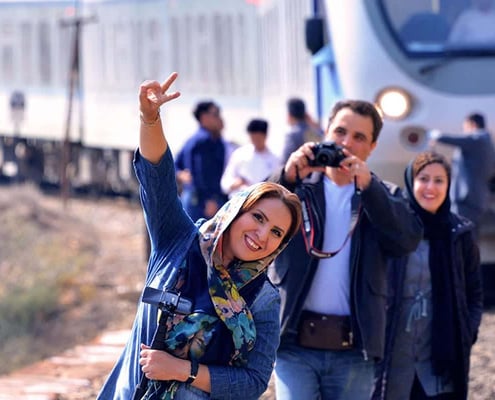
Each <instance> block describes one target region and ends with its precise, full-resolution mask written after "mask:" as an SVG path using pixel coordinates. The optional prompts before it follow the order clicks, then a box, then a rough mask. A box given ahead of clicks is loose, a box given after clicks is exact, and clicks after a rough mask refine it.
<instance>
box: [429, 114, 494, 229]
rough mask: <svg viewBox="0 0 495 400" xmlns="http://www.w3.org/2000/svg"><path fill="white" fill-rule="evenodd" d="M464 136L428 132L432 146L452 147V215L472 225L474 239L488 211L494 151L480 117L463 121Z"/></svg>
mask: <svg viewBox="0 0 495 400" xmlns="http://www.w3.org/2000/svg"><path fill="white" fill-rule="evenodd" d="M462 128H463V133H464V135H450V134H447V133H442V132H440V131H438V130H433V131H430V138H431V144H432V145H435V143H436V142H438V143H442V144H445V145H448V146H454V147H455V150H454V154H453V156H452V185H451V186H450V199H451V201H452V211H454V212H456V213H458V214H460V215H463V216H464V217H466V218H469V219H470V220H471V221H472V222H473V223H474V225H475V236H476V238H478V237H479V228H480V223H481V220H482V216H483V214H484V213H485V212H486V211H487V209H488V207H489V195H490V191H489V181H490V178H491V177H492V176H494V175H495V150H494V147H493V142H492V138H491V135H490V133H489V132H488V131H487V130H486V128H485V118H484V117H483V115H481V114H478V113H473V114H470V115H468V116H467V117H466V118H465V119H464V121H463V125H462Z"/></svg>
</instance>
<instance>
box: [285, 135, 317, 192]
mask: <svg viewBox="0 0 495 400" xmlns="http://www.w3.org/2000/svg"><path fill="white" fill-rule="evenodd" d="M315 144H316V143H314V142H308V143H304V144H303V145H302V146H301V147H299V148H298V149H297V150H296V151H294V152H293V153H292V154H291V155H290V156H289V159H288V160H287V162H286V163H285V167H284V176H285V179H286V180H287V182H290V183H295V182H296V180H297V176H298V175H299V179H304V178H306V177H307V176H308V175H309V174H310V173H312V172H316V171H319V172H325V167H312V166H310V165H309V160H314V158H315V156H314V153H313V147H314V146H315Z"/></svg>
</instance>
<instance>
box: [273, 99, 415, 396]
mask: <svg viewBox="0 0 495 400" xmlns="http://www.w3.org/2000/svg"><path fill="white" fill-rule="evenodd" d="M381 127H382V119H381V117H380V115H379V114H378V112H377V110H376V109H375V107H374V106H373V104H371V103H368V102H366V101H360V100H346V101H341V102H338V103H336V104H335V106H334V107H333V110H332V112H331V116H330V121H329V126H328V129H327V132H326V136H325V139H326V140H331V141H334V142H335V143H336V144H338V145H340V146H342V147H343V148H344V150H343V151H344V153H345V156H344V159H343V160H342V161H341V162H340V164H339V165H338V166H335V167H330V166H325V167H321V166H312V165H311V164H312V162H313V161H314V158H315V157H314V153H313V148H314V146H315V144H314V143H306V144H304V145H303V146H301V147H300V148H299V149H298V150H297V151H295V152H294V153H292V154H291V156H290V157H289V160H288V161H287V163H286V164H285V166H284V167H283V168H282V169H281V170H280V171H279V172H278V174H277V175H274V176H273V177H271V179H273V180H274V181H276V182H279V183H281V184H283V185H284V186H286V187H287V188H289V189H290V190H293V191H296V193H298V195H299V196H300V197H301V199H304V201H305V202H307V203H308V207H307V209H306V212H308V214H310V217H309V218H307V220H308V221H311V222H312V223H310V224H309V228H310V229H309V230H308V236H307V237H305V236H304V235H303V234H302V232H299V233H298V234H297V235H296V236H295V237H294V239H293V240H292V241H291V243H290V244H289V246H288V247H287V248H286V249H285V250H284V252H283V253H282V254H281V255H280V256H279V258H278V259H277V260H276V262H275V263H274V264H273V266H271V267H270V268H269V276H270V278H271V280H272V282H273V283H274V284H275V285H276V286H277V287H278V288H279V290H280V293H281V298H282V304H281V344H280V347H279V349H278V351H277V361H276V365H275V387H276V397H277V400H289V399H291V400H300V399H316V398H318V399H322V400H342V399H346V400H361V399H363V400H364V399H366V400H367V399H369V397H370V396H371V392H372V387H373V377H374V360H375V359H380V358H381V357H382V356H383V351H384V338H385V306H386V294H387V279H386V258H387V257H389V256H399V255H404V254H407V253H409V252H411V251H412V250H414V249H415V248H416V246H417V244H418V242H419V240H420V238H421V224H420V222H419V220H418V219H417V217H416V216H415V215H414V213H413V212H412V210H411V209H410V208H409V206H408V205H407V203H406V202H405V201H404V199H403V197H402V194H401V191H400V189H399V188H398V187H397V186H394V185H389V184H385V183H384V182H383V181H381V180H380V179H379V178H378V177H377V176H376V175H374V174H372V173H371V171H370V170H369V168H368V165H367V164H366V160H367V159H368V156H369V155H370V154H371V152H372V151H373V150H374V149H375V147H376V145H377V139H378V135H379V132H380V129H381ZM310 174H311V175H310ZM297 175H299V177H300V178H301V179H303V181H302V182H298V177H297ZM305 178H306V179H305ZM356 189H358V190H357V191H356ZM356 218H357V219H356ZM356 221H357V222H356ZM306 222H307V221H304V222H303V227H304V228H305V230H306ZM353 223H356V225H355V226H354V227H353ZM347 235H350V240H347V239H346V237H347ZM305 239H306V240H305ZM339 249H340V250H339ZM310 253H311V254H310ZM325 253H326V254H325ZM330 256H332V257H330Z"/></svg>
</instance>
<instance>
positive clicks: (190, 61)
mask: <svg viewBox="0 0 495 400" xmlns="http://www.w3.org/2000/svg"><path fill="white" fill-rule="evenodd" d="M257 21H258V20H257V14H256V7H254V6H253V5H251V4H249V3H247V2H245V1H243V0H238V1H234V2H232V1H228V0H216V1H215V2H212V3H211V4H210V6H209V7H204V2H202V1H199V0H187V1H183V2H182V1H181V2H179V1H174V0H139V1H138V0H80V1H64V0H59V1H23V0H22V1H0V29H1V31H2V35H0V51H1V54H2V57H1V61H0V135H1V136H2V138H4V140H2V143H3V145H2V147H1V149H3V150H2V151H0V165H2V166H3V168H2V172H3V173H4V174H7V175H9V174H10V175H12V176H14V175H18V174H19V172H20V170H26V168H28V169H29V168H31V170H33V171H32V172H39V168H42V169H44V170H45V171H44V175H48V176H49V177H46V176H45V177H46V178H48V179H49V180H50V181H52V182H55V181H57V180H59V176H60V174H61V172H59V171H58V170H59V169H60V168H61V166H60V165H59V164H60V162H61V160H60V157H57V154H60V153H61V151H62V150H61V149H60V146H61V143H63V141H64V140H65V139H66V138H67V139H68V140H69V141H70V143H71V144H72V147H73V148H72V150H71V156H72V157H75V158H77V160H73V162H72V164H73V165H71V168H69V170H70V171H71V173H72V176H71V181H72V183H73V184H74V185H78V184H81V185H82V184H91V183H92V182H96V181H98V182H100V181H102V182H100V184H105V181H107V180H110V179H111V180H115V178H117V181H118V183H115V182H114V185H117V186H118V185H121V184H122V183H123V181H125V182H127V181H128V182H129V184H130V185H131V187H132V188H133V187H134V186H133V185H134V183H135V182H134V178H133V173H132V170H131V169H130V160H131V157H132V151H133V150H134V149H135V147H136V145H137V132H138V128H139V125H138V123H139V119H138V110H137V90H138V86H139V84H140V83H141V82H142V81H143V80H145V79H164V78H165V77H166V76H167V75H168V74H169V73H170V72H171V71H174V70H177V71H179V72H180V75H181V77H180V80H179V81H178V82H177V85H176V87H175V88H176V89H177V90H180V91H181V92H182V93H183V96H181V98H180V99H179V100H178V101H176V102H174V103H173V104H171V105H170V106H168V107H167V110H166V114H167V115H166V118H163V121H164V124H165V129H166V130H167V132H168V137H169V140H170V143H171V147H172V150H173V151H175V150H177V149H178V148H179V147H180V146H181V145H182V143H183V142H184V140H185V139H187V137H188V135H190V134H192V132H193V131H194V130H195V129H196V121H195V120H194V118H193V116H192V108H193V106H194V104H195V102H197V101H199V100H200V99H204V98H213V99H214V100H215V101H217V102H218V103H219V104H220V105H221V106H222V107H223V109H224V118H225V120H226V135H225V136H226V137H227V139H228V140H231V141H237V142H242V141H243V140H245V139H244V138H245V124H246V122H247V120H248V118H252V117H255V116H258V115H259V110H260V106H259V103H260V102H259V61H258V60H257V57H256V51H257V46H258V29H257ZM76 33H79V35H77V43H78V44H77V46H76V45H75V43H76ZM240 43H242V46H241V45H240ZM74 49H77V50H76V52H75V53H74ZM74 54H76V55H77V59H76V61H77V64H72V63H73V61H74V58H73V57H74ZM74 65H77V71H75V72H77V76H78V78H79V79H78V80H76V81H75V83H74V86H73V89H72V96H69V93H70V89H69V88H70V74H71V73H73V72H74V68H71V66H74ZM22 98H23V101H19V100H20V99H22ZM12 100H14V106H13V107H12V104H11V103H12ZM22 105H24V107H21V106H22ZM19 143H20V145H19ZM40 143H43V145H41V144H40ZM40 146H43V150H42V151H41V153H43V154H44V156H45V158H49V159H51V160H58V162H57V163H55V164H54V163H52V165H51V166H47V165H43V166H41V165H40V163H41V162H42V161H41V160H40V158H41V156H40V155H39V154H37V155H38V156H37V157H32V158H34V159H33V160H30V161H29V160H28V161H26V159H24V160H22V157H19V156H21V155H23V156H24V158H26V157H30V155H31V154H32V153H33V152H34V153H36V152H35V151H34V149H35V148H37V149H39V148H40ZM15 148H17V151H16V150H15ZM47 152H49V153H50V156H49V157H46V156H47V154H46V153H47ZM37 153H40V151H38V152H37ZM26 154H27V156H26ZM2 158H3V159H4V160H3V161H2ZM12 160H17V161H21V162H20V164H23V165H17V167H18V168H17V169H16V168H15V166H14V168H10V166H11V164H13V163H12ZM22 161H24V162H22ZM45 161H46V160H45ZM48 170H50V171H48ZM66 170H67V169H66ZM21 172H22V171H21ZM124 186H125V185H124Z"/></svg>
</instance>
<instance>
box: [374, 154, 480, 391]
mask: <svg viewBox="0 0 495 400" xmlns="http://www.w3.org/2000/svg"><path fill="white" fill-rule="evenodd" d="M405 184H406V194H407V197H408V199H409V202H410V203H411V207H412V208H413V209H414V210H415V211H416V213H417V214H418V215H419V216H420V218H421V221H422V222H423V226H424V236H423V240H422V241H421V242H420V244H419V246H418V247H417V249H416V250H415V251H414V252H412V253H411V254H409V255H408V256H405V257H401V258H398V259H395V260H394V261H393V262H392V263H391V269H390V280H391V282H390V284H389V288H391V289H393V290H392V291H391V294H390V298H391V301H390V304H389V306H388V310H389V311H388V321H389V322H388V328H387V339H386V356H385V359H384V361H383V363H382V364H381V366H380V368H379V373H378V379H377V383H378V387H377V390H376V392H375V394H374V398H375V399H389V400H408V399H438V400H440V399H443V400H448V399H452V400H461V399H466V398H467V391H468V374H469V358H470V352H471V347H472V345H473V344H474V342H475V341H476V337H477V333H478V328H479V326H480V322H481V315H482V311H483V301H482V285H481V278H480V275H481V274H480V255H479V250H478V247H477V245H476V242H475V241H474V239H473V224H472V223H471V222H470V221H469V220H467V219H465V218H463V217H460V216H458V215H456V214H454V213H452V212H451V211H450V200H449V197H448V189H449V185H450V165H449V164H448V162H447V161H446V159H445V158H444V157H443V156H441V155H439V154H436V153H432V152H425V153H421V154H419V155H418V156H416V157H415V158H414V159H413V160H412V161H411V163H410V164H409V166H408V167H407V169H406V172H405Z"/></svg>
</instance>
